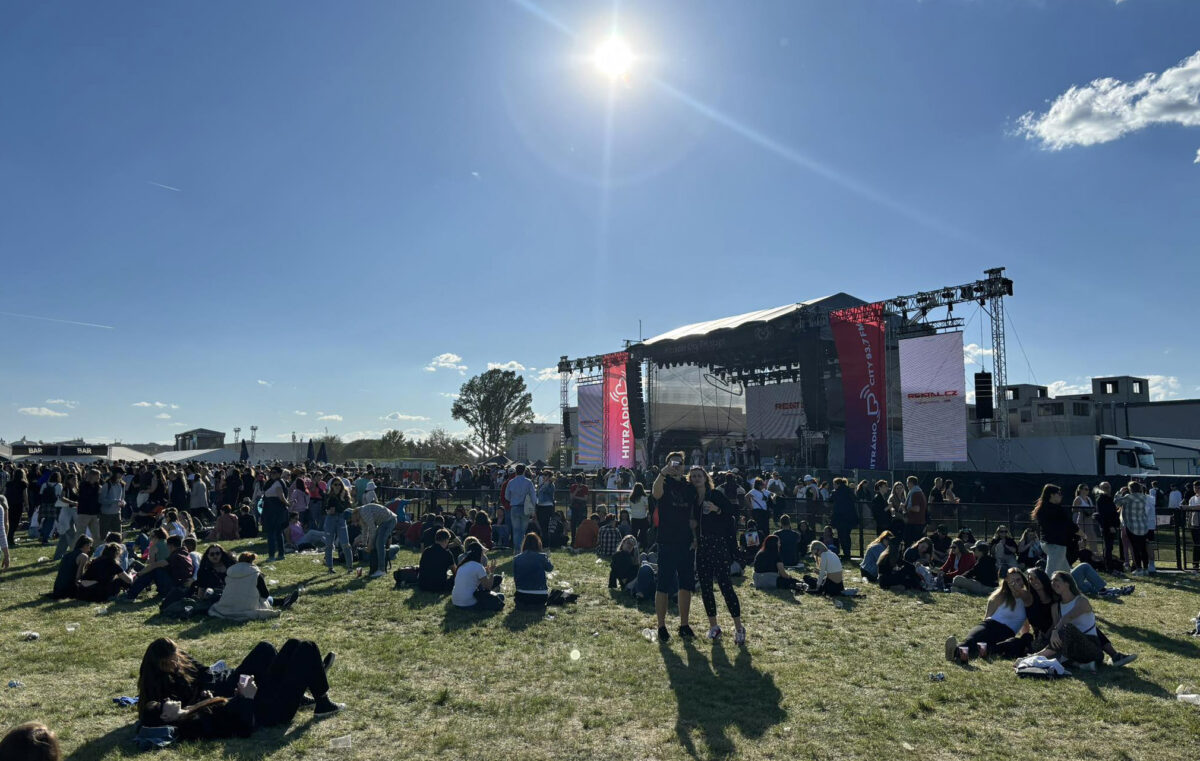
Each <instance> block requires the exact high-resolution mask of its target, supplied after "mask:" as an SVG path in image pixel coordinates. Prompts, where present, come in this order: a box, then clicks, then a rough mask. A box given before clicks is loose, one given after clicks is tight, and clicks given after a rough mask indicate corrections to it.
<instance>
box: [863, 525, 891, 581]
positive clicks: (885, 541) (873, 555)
mask: <svg viewBox="0 0 1200 761" xmlns="http://www.w3.org/2000/svg"><path fill="white" fill-rule="evenodd" d="M891 541H892V532H891V531H884V532H883V533H881V534H880V535H879V536H877V537H875V539H874V540H873V541H872V542H871V543H870V544H868V545H867V549H866V550H864V551H863V557H862V561H861V562H860V563H859V564H858V568H859V570H860V571H862V575H863V578H864V579H866V580H867V581H871V582H874V581H875V580H876V579H878V578H879V556H880V555H882V554H883V551H884V550H886V549H887V548H888V545H889V544H890V543H891Z"/></svg>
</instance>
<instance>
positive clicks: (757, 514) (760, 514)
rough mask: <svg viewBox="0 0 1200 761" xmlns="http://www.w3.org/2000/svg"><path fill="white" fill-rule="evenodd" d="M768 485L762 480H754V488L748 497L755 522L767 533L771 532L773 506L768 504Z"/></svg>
mask: <svg viewBox="0 0 1200 761" xmlns="http://www.w3.org/2000/svg"><path fill="white" fill-rule="evenodd" d="M769 493H770V492H768V491H767V487H766V483H765V482H764V481H763V480H762V479H761V478H756V479H754V488H752V489H751V490H750V492H749V493H748V494H747V495H746V497H747V498H748V499H749V500H750V515H751V517H753V518H754V522H755V523H756V524H757V525H758V527H759V528H760V529H762V530H763V531H764V532H766V533H768V534H769V533H770V532H771V505H770V503H768V502H767V499H768V496H767V495H768V494H769Z"/></svg>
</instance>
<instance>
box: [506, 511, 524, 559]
mask: <svg viewBox="0 0 1200 761" xmlns="http://www.w3.org/2000/svg"><path fill="white" fill-rule="evenodd" d="M509 515H510V516H511V519H512V546H513V554H514V555H517V554H520V552H521V542H523V541H525V528H526V526H528V525H529V518H528V517H527V516H526V515H525V506H524V505H520V506H518V507H514V508H513V509H512V510H510V511H509Z"/></svg>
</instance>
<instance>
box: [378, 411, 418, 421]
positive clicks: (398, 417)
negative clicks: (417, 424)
mask: <svg viewBox="0 0 1200 761" xmlns="http://www.w3.org/2000/svg"><path fill="white" fill-rule="evenodd" d="M379 419H380V420H391V421H394V422H400V421H402V420H411V421H416V420H428V419H429V418H427V417H425V416H424V415H405V414H404V413H403V412H389V413H388V414H386V415H384V416H383V417H381V418H379Z"/></svg>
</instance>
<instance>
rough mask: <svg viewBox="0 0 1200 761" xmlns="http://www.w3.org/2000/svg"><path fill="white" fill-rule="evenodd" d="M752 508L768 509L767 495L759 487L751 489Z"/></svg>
mask: <svg viewBox="0 0 1200 761" xmlns="http://www.w3.org/2000/svg"><path fill="white" fill-rule="evenodd" d="M750 509H752V510H766V509H767V495H766V494H763V493H762V492H761V491H759V490H758V489H751V490H750ZM764 528H765V526H764Z"/></svg>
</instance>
